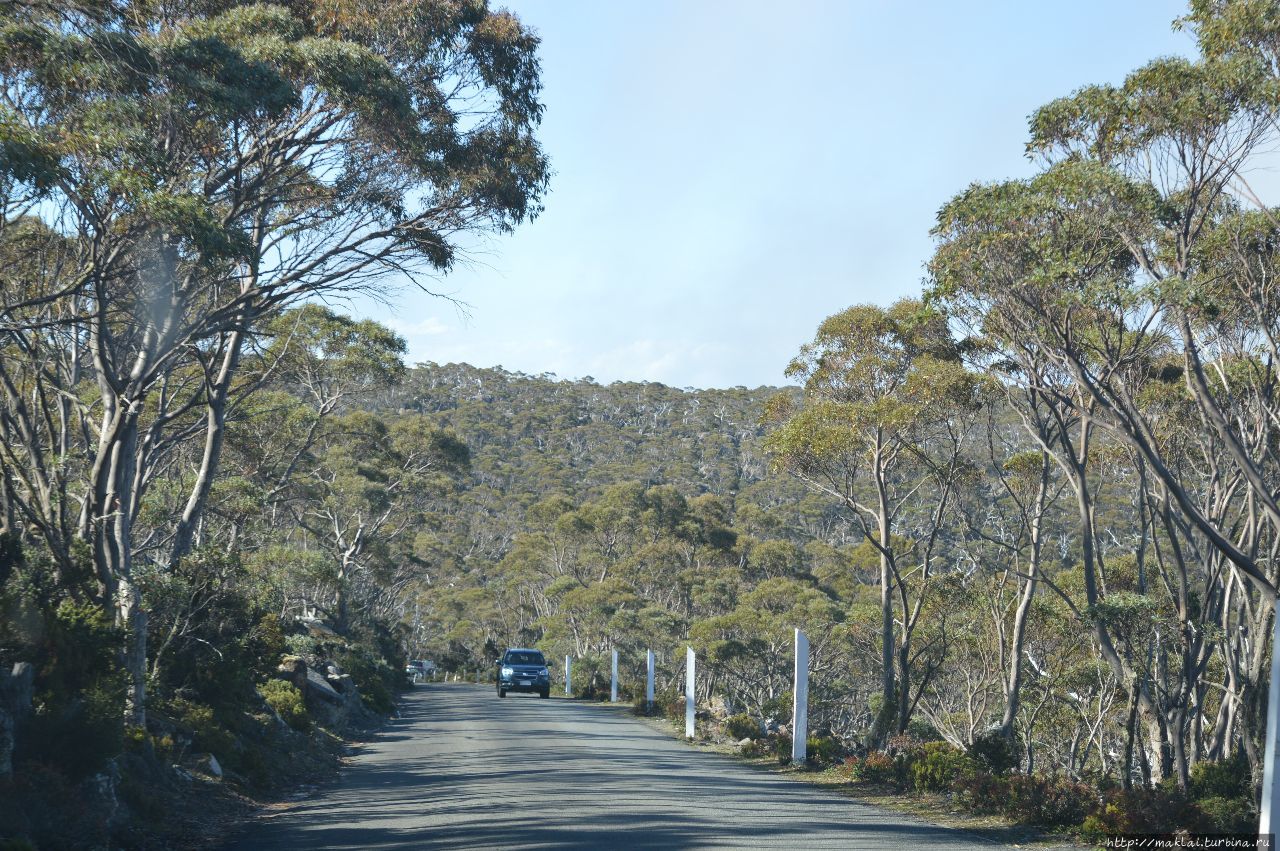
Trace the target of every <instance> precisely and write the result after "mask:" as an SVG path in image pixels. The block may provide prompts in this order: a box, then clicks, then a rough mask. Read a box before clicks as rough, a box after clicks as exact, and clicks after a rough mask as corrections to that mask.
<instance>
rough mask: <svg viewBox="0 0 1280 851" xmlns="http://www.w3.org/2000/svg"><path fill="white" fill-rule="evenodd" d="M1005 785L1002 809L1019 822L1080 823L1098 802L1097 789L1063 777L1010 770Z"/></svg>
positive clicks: (1047, 824)
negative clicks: (1011, 772) (1015, 772)
mask: <svg viewBox="0 0 1280 851" xmlns="http://www.w3.org/2000/svg"><path fill="white" fill-rule="evenodd" d="M1005 789H1006V796H1007V797H1006V798H1005V801H1004V804H1003V806H1002V808H1001V811H1002V812H1003V813H1004V814H1005V815H1007V816H1008V817H1009V818H1011V819H1013V820H1014V821H1015V822H1017V823H1019V824H1034V825H1041V826H1046V827H1056V826H1070V825H1078V824H1080V823H1081V821H1083V819H1084V818H1085V816H1086V815H1087V814H1088V813H1089V812H1090V811H1092V810H1093V809H1094V807H1095V806H1096V805H1097V803H1098V793H1097V791H1096V790H1095V789H1093V788H1092V787H1091V786H1089V785H1088V784H1085V783H1078V782H1076V781H1074V780H1070V779H1068V778H1064V777H1045V776H1042V775H1038V774H1010V775H1008V777H1007V779H1006V784H1005Z"/></svg>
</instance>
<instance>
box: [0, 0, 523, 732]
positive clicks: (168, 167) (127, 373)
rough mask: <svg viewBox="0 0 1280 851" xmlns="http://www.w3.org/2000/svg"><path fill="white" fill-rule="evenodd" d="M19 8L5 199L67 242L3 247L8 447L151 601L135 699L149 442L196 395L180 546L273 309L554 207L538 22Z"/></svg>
mask: <svg viewBox="0 0 1280 851" xmlns="http://www.w3.org/2000/svg"><path fill="white" fill-rule="evenodd" d="M0 15H2V16H3V17H2V18H0V24H2V25H3V26H2V27H0V56H3V59H2V60H0V151H3V156H2V157H0V221H2V222H4V223H5V224H4V227H5V228H6V229H8V228H9V227H10V224H11V223H13V222H15V221H18V220H19V219H21V218H22V217H32V216H34V217H37V218H39V219H40V220H41V221H42V222H43V223H44V225H45V227H46V230H47V235H48V239H49V240H50V241H60V242H61V243H63V244H65V246H66V253H67V256H66V257H65V259H63V260H61V261H60V262H59V263H58V264H56V265H51V266H41V267H40V268H39V269H37V270H35V271H34V272H33V271H32V270H24V269H22V268H20V267H19V268H14V267H6V273H5V276H4V280H3V287H2V295H0V298H2V299H3V302H2V304H0V307H2V309H0V315H3V316H4V317H5V319H4V323H3V327H2V328H0V332H2V333H3V335H4V336H3V342H2V343H0V347H2V348H0V374H3V379H2V380H0V390H2V391H3V393H4V405H5V415H6V419H7V420H8V421H9V426H8V436H13V437H15V438H17V439H19V440H20V442H21V445H22V446H23V450H22V453H21V455H22V457H21V458H19V457H17V455H16V454H15V455H14V456H12V457H8V458H7V459H6V467H5V471H4V476H3V477H2V478H3V480H4V481H5V482H6V485H5V500H6V505H8V506H12V507H13V514H14V515H15V516H20V517H21V520H20V521H19V522H21V524H22V528H23V529H24V530H26V531H28V532H29V533H30V534H32V535H35V536H38V537H40V538H42V539H43V540H44V541H45V542H46V543H47V544H48V545H49V547H50V549H51V550H53V551H54V553H55V554H57V558H58V559H59V561H60V562H64V563H65V562H67V560H68V559H69V556H68V553H69V552H70V549H71V547H72V542H73V540H74V539H82V540H86V541H89V542H91V544H92V546H93V550H94V560H95V565H96V567H97V569H98V577H99V580H100V583H101V586H102V588H101V595H102V597H103V599H104V600H105V601H107V602H109V603H110V605H112V606H113V607H114V608H115V609H116V611H117V616H118V619H119V620H120V621H121V622H122V623H130V622H132V629H131V634H132V639H131V642H130V650H129V654H128V655H129V665H128V667H129V670H130V671H131V673H132V685H131V687H130V700H129V710H128V711H129V715H130V718H131V720H133V721H134V722H138V723H140V722H141V721H142V720H143V718H144V715H143V713H144V705H145V704H144V688H143V681H144V679H143V671H144V668H145V655H146V621H145V617H146V613H145V610H144V609H143V608H142V607H141V606H140V598H139V594H138V589H137V583H136V578H135V575H134V574H135V571H134V557H135V549H136V547H135V541H134V530H133V523H134V521H135V519H136V517H137V513H138V511H139V506H140V505H141V504H142V502H143V499H144V498H145V494H146V491H147V488H148V487H149V485H150V484H151V482H152V481H153V479H154V475H155V473H156V471H157V470H159V469H161V468H162V467H163V464H162V463H160V462H159V461H158V460H157V459H155V458H153V457H150V456H151V455H152V454H153V453H155V452H157V451H160V450H161V449H164V448H171V447H172V441H170V440H168V439H167V435H166V429H170V428H172V427H173V426H174V424H175V423H180V422H189V420H190V417H192V416H194V417H196V418H198V422H199V423H200V427H199V428H198V429H197V433H201V432H202V433H203V450H202V452H201V457H200V461H199V474H198V475H197V476H195V477H194V479H193V481H192V483H191V490H190V493H189V496H188V499H187V500H186V504H185V507H184V510H183V512H182V514H181V516H180V518H179V522H178V524H177V526H176V528H175V530H174V534H172V535H171V536H170V538H169V551H168V553H167V554H166V555H165V557H164V558H160V559H159V562H160V563H161V564H166V563H167V564H171V563H172V562H173V561H174V560H176V559H179V558H181V557H182V556H183V555H185V554H186V552H187V551H188V550H189V548H190V546H191V544H192V542H193V540H194V535H193V532H194V530H195V528H196V526H197V525H198V522H199V518H200V513H201V510H202V507H203V505H204V504H205V502H206V500H207V497H208V493H209V488H210V487H211V486H212V482H213V480H214V479H215V478H216V473H217V471H218V468H219V463H220V459H221V454H222V451H223V446H224V435H225V424H226V423H225V417H226V408H227V401H228V396H229V394H230V393H231V392H232V388H233V387H234V386H235V382H236V379H237V374H238V371H239V367H240V362H241V358H242V354H243V352H244V347H245V343H246V340H248V339H249V338H250V337H251V336H252V335H253V333H254V332H255V330H257V329H259V328H260V327H261V325H262V323H263V322H264V321H266V320H268V319H269V318H270V317H271V316H272V315H273V314H274V312H275V311H277V310H278V309H279V308H280V307H282V306H285V305H288V304H290V303H292V302H294V301H297V300H299V299H304V298H307V297H309V296H313V295H316V294H320V293H325V294H338V293H343V292H352V291H356V290H360V289H365V288H369V287H373V286H376V285H378V284H379V283H380V282H382V281H383V280H385V279H386V276H387V275H389V274H395V275H397V276H401V277H402V278H403V279H407V280H410V281H414V282H417V283H418V284H419V285H425V284H426V283H427V282H428V281H429V279H430V276H432V275H435V274H439V273H441V272H444V271H447V270H448V269H449V268H450V266H451V265H452V263H453V262H454V259H455V255H456V252H457V251H458V250H459V249H458V246H459V238H460V237H461V236H462V235H464V234H466V233H469V232H474V231H483V230H494V229H496V230H507V229H510V228H512V227H514V226H515V225H516V224H518V223H519V222H520V221H522V220H524V219H525V218H527V217H528V216H531V215H534V214H536V213H537V211H538V199H539V197H540V196H541V194H542V191H543V189H544V187H545V183H546V179H547V173H548V172H547V166H546V161H545V158H544V157H543V155H542V153H541V150H540V148H539V146H538V143H537V140H536V138H535V136H534V133H535V131H536V128H537V125H538V123H539V121H540V118H541V114H542V106H541V104H540V102H539V100H538V98H539V91H540V82H539V63H538V58H537V53H536V48H537V39H536V37H535V36H533V35H532V33H530V32H529V31H528V30H527V29H525V28H524V27H523V26H522V25H521V24H520V23H519V21H518V20H517V19H516V18H515V17H514V16H512V15H510V14H509V13H506V12H498V11H491V10H490V9H489V8H488V7H487V6H486V4H484V3H483V2H478V3H466V4H448V3H439V2H433V0H409V1H408V2H404V3H396V4H380V3H373V2H356V3H349V2H329V0H316V2H309V3H294V4H288V5H283V4H282V5H271V4H259V3H243V2H235V0H223V2H218V0H215V2H204V0H187V1H186V2H182V0H180V2H175V3H167V4H162V5H156V4H151V3H142V2H118V3H113V4H109V5H103V6H94V5H93V4H72V3H68V4H57V3H40V4H36V3H30V4H26V3H23V4H6V5H5V6H4V8H3V10H2V11H0ZM175 376H178V377H179V379H178V380H175V379H174V377H175ZM33 384H34V387H33V386H32V385H33ZM59 423H65V425H59ZM184 428H185V426H184ZM62 433H65V434H67V435H71V436H72V438H73V439H72V438H63V437H60V434H62ZM60 441H61V442H60ZM80 466H83V469H79V467H80ZM54 469H58V470H59V473H58V476H60V477H61V478H58V477H53V478H51V477H50V476H49V475H48V473H49V471H50V470H54ZM62 470H69V471H70V472H69V473H63V472H61V471H62ZM51 481H52V482H54V485H53V486H54V487H56V488H60V492H59V493H58V494H57V497H56V499H51V498H46V497H45V495H44V492H46V491H48V490H49V487H50V486H49V484H48V483H49V482H51ZM67 506H74V508H73V509H70V510H71V511H72V513H74V514H76V517H75V521H74V523H72V524H70V528H68V524H67V522H66V520H65V518H64V516H63V514H64V513H65V512H67V511H68V508H67Z"/></svg>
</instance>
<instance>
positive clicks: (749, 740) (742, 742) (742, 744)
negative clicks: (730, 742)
mask: <svg viewBox="0 0 1280 851" xmlns="http://www.w3.org/2000/svg"><path fill="white" fill-rule="evenodd" d="M754 741H755V739H753V738H751V737H750V736H748V737H747V738H745V739H739V740H738V747H740V748H745V747H748V746H749V745H750V744H751V743H752V742H754Z"/></svg>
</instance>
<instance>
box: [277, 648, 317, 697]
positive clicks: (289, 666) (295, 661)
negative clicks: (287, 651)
mask: <svg viewBox="0 0 1280 851" xmlns="http://www.w3.org/2000/svg"><path fill="white" fill-rule="evenodd" d="M310 673H311V672H310V671H309V670H308V669H307V662H306V660H305V659H303V658H302V657H300V656H285V657H284V658H283V659H281V660H280V664H279V666H278V667H277V668H276V676H277V677H279V678H280V679H282V680H284V681H285V682H287V683H290V684H291V685H292V686H293V687H294V688H296V689H297V690H298V691H301V692H304V693H305V692H306V690H307V678H308V674H310Z"/></svg>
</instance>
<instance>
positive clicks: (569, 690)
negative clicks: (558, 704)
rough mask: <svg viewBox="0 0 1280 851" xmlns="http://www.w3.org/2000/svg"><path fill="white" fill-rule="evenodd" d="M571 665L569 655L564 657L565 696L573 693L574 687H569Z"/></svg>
mask: <svg viewBox="0 0 1280 851" xmlns="http://www.w3.org/2000/svg"><path fill="white" fill-rule="evenodd" d="M569 665H570V662H569V657H568V656H565V657H564V696H565V697H570V696H571V695H572V694H573V689H572V688H570V687H569Z"/></svg>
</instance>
